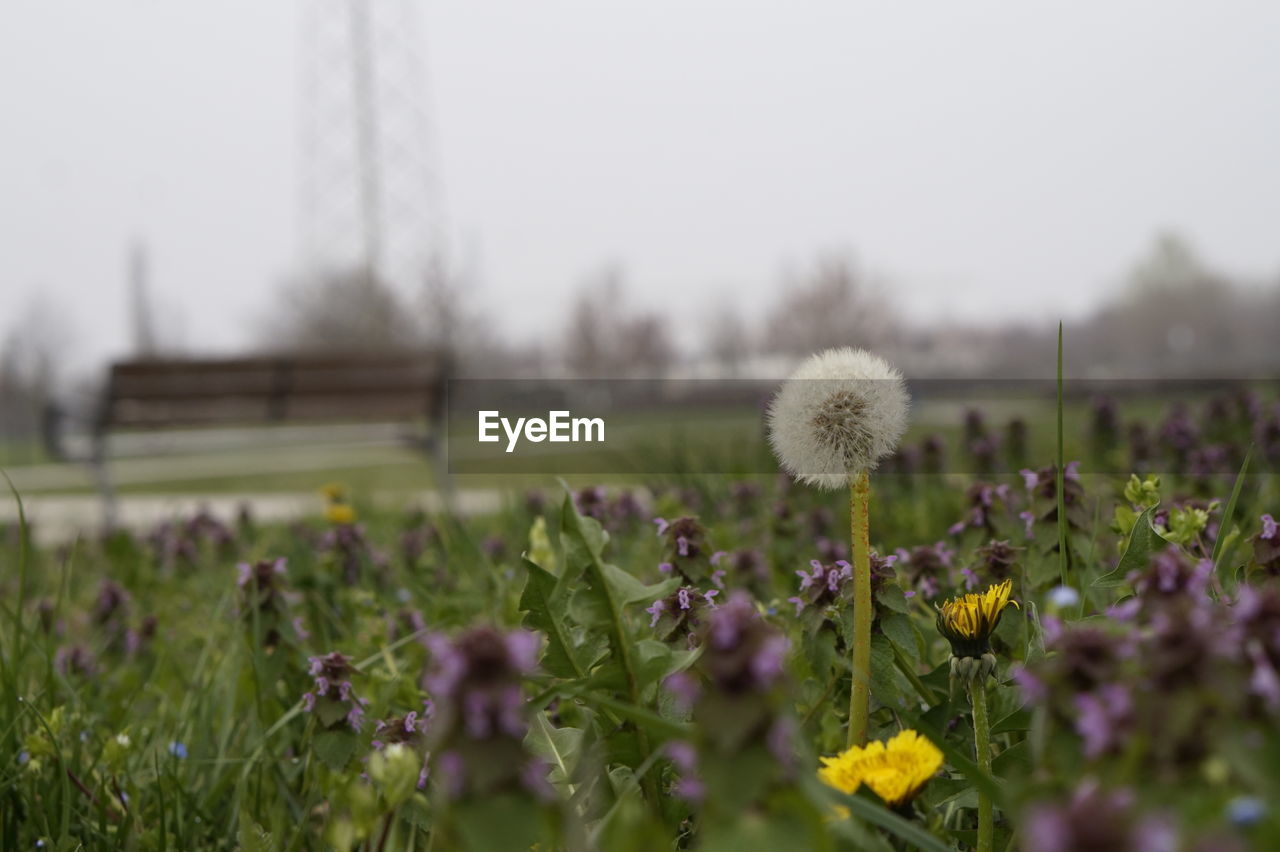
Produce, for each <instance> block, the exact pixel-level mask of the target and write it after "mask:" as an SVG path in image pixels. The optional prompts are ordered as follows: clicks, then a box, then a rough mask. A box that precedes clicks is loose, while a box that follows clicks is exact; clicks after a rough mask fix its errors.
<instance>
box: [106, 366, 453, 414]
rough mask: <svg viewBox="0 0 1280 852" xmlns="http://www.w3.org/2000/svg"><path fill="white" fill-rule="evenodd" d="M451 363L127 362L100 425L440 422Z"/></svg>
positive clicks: (114, 369)
mask: <svg viewBox="0 0 1280 852" xmlns="http://www.w3.org/2000/svg"><path fill="white" fill-rule="evenodd" d="M447 363H448V362H447V359H446V358H445V357H444V356H443V355H442V354H441V353H438V352H413V353H394V354H376V355H375V354H361V355H338V354H335V355H283V356H256V357H249V358H227V359H215V360H186V359H146V360H138V361H123V362H118V363H116V364H113V365H112V366H111V372H110V375H109V377H108V383H107V388H106V392H105V393H104V395H103V400H102V406H101V409H100V411H99V413H98V424H97V425H98V428H99V429H107V428H113V427H163V426H217V425H231V424H251V423H270V422H286V421H299V420H313V421H315V420H328V421H338V420H400V419H417V418H424V417H425V418H428V419H433V418H436V417H438V416H440V413H441V409H442V407H443V404H444V391H445V381H446V379H447V372H448V371H447Z"/></svg>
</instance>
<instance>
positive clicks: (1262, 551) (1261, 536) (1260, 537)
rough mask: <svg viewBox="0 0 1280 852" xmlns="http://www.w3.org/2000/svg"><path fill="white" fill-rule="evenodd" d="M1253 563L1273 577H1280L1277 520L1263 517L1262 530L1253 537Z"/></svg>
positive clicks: (1279, 533) (1279, 532)
mask: <svg viewBox="0 0 1280 852" xmlns="http://www.w3.org/2000/svg"><path fill="white" fill-rule="evenodd" d="M1253 562H1254V564H1255V565H1257V566H1258V568H1260V569H1262V570H1263V571H1265V572H1266V573H1267V574H1268V575H1270V576H1272V577H1280V531H1278V530H1277V524H1276V520H1275V518H1273V517H1271V516H1270V515H1263V516H1262V529H1261V530H1259V531H1258V534H1257V535H1256V536H1254V537H1253Z"/></svg>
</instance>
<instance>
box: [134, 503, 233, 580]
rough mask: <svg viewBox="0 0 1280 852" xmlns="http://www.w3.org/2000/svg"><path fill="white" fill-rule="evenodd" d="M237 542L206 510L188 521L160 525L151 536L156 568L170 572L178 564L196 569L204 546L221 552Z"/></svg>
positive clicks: (224, 525)
mask: <svg viewBox="0 0 1280 852" xmlns="http://www.w3.org/2000/svg"><path fill="white" fill-rule="evenodd" d="M234 540H235V536H234V535H233V534H232V532H231V529H230V528H229V527H228V526H227V525H226V524H224V523H222V522H221V521H219V520H218V519H217V518H215V517H214V516H213V515H211V514H209V512H207V511H206V510H203V509H202V510H200V511H199V512H197V513H196V514H194V515H192V516H191V517H190V518H188V519H187V520H185V521H180V520H173V521H164V522H162V523H160V524H157V525H156V526H155V527H154V528H153V529H152V530H151V532H150V533H148V535H147V542H148V544H150V545H151V551H152V553H153V555H154V558H155V560H156V564H157V565H159V566H160V568H161V569H163V570H165V571H168V570H171V569H172V568H173V567H175V566H176V565H177V564H178V563H183V564H185V565H188V566H190V565H194V564H195V563H196V560H197V559H198V558H199V556H200V549H201V546H202V545H205V544H209V545H212V546H213V547H215V548H217V549H219V550H225V549H226V548H228V547H230V546H231V545H232V544H233V543H234Z"/></svg>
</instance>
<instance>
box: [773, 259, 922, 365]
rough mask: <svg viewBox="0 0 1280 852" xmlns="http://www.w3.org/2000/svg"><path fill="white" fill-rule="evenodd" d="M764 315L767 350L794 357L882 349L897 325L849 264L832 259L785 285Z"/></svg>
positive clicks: (893, 333)
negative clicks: (840, 350) (826, 351)
mask: <svg viewBox="0 0 1280 852" xmlns="http://www.w3.org/2000/svg"><path fill="white" fill-rule="evenodd" d="M769 316H770V320H769V324H768V327H767V329H766V332H765V344H766V346H767V347H768V349H769V351H771V352H779V353H784V354H787V355H794V356H801V355H807V354H808V353H810V352H816V351H818V350H821V349H825V348H828V347H831V346H860V347H863V348H867V349H876V350H884V349H885V348H886V346H887V344H889V343H891V342H892V340H893V338H894V336H895V329H896V324H897V323H896V320H895V319H894V317H893V314H892V311H891V310H890V308H889V305H888V303H887V302H886V301H885V300H884V299H883V298H882V297H881V296H880V295H878V294H877V293H874V292H873V291H872V289H871V287H870V286H869V285H868V283H867V281H866V279H865V278H864V277H863V276H862V275H861V274H859V273H858V272H857V270H856V269H855V268H854V266H853V264H852V263H851V262H850V261H849V260H847V259H845V258H841V257H836V256H829V257H825V258H821V259H819V260H818V262H817V264H816V265H815V266H814V268H813V270H812V271H811V272H810V273H809V274H807V275H806V276H804V277H802V278H801V279H800V280H798V281H791V282H788V284H787V286H786V288H785V289H784V291H783V293H782V296H781V298H780V299H779V301H778V304H777V305H776V307H774V309H773V310H772V311H771V312H770V314H769Z"/></svg>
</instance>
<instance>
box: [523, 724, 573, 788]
mask: <svg viewBox="0 0 1280 852" xmlns="http://www.w3.org/2000/svg"><path fill="white" fill-rule="evenodd" d="M525 745H526V746H528V748H529V751H531V752H533V753H534V754H536V755H537V756H538V757H540V758H542V759H543V760H545V761H546V762H547V764H548V765H549V766H550V767H551V772H550V774H549V775H548V776H547V780H548V781H550V782H551V786H553V787H555V788H556V789H557V790H559V791H560V792H561V794H562V795H564V796H572V795H573V793H574V787H573V783H572V779H573V767H574V764H575V763H576V761H577V759H578V755H580V754H581V753H582V729H581V728H557V727H555V726H554V725H552V724H551V723H550V722H549V721H547V717H546V716H545V715H544V714H542V713H535V714H534V716H533V724H532V725H531V726H530V727H529V735H528V736H527V737H526V738H525Z"/></svg>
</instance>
